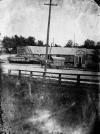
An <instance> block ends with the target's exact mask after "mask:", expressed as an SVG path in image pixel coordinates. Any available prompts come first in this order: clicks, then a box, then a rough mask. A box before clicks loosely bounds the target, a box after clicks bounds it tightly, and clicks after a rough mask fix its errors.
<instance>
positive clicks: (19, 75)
mask: <svg viewBox="0 0 100 134" xmlns="http://www.w3.org/2000/svg"><path fill="white" fill-rule="evenodd" d="M18 77H19V78H21V70H19V74H18Z"/></svg>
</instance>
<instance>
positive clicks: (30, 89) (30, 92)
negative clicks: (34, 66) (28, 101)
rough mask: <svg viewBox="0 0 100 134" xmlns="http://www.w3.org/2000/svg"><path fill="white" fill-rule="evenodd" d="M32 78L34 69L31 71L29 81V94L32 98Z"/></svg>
mask: <svg viewBox="0 0 100 134" xmlns="http://www.w3.org/2000/svg"><path fill="white" fill-rule="evenodd" d="M31 78H32V71H30V77H29V82H28V88H29V96H30V98H32V87H31Z"/></svg>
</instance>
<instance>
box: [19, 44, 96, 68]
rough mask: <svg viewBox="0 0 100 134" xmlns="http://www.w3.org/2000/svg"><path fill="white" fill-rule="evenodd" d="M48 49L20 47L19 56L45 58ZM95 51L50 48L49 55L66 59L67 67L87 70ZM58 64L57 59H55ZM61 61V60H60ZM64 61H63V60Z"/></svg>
mask: <svg viewBox="0 0 100 134" xmlns="http://www.w3.org/2000/svg"><path fill="white" fill-rule="evenodd" d="M45 53H46V48H45V47H40V46H27V47H18V49H17V55H25V56H26V55H27V56H32V55H39V56H41V57H45ZM93 53H94V50H92V49H86V48H65V47H52V48H50V47H48V54H49V55H51V56H52V57H64V58H65V61H64V64H65V66H66V67H71V68H72V67H78V68H86V66H87V65H88V64H90V63H91V64H92V59H93V58H92V57H93ZM55 59H56V60H55V62H57V58H55ZM58 60H59V58H58ZM62 61H63V60H62Z"/></svg>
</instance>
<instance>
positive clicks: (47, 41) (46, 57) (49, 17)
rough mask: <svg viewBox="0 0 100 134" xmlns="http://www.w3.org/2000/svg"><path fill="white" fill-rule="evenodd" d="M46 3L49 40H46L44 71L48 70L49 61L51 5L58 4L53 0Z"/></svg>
mask: <svg viewBox="0 0 100 134" xmlns="http://www.w3.org/2000/svg"><path fill="white" fill-rule="evenodd" d="M44 5H49V16H48V26H47V40H46V56H45V67H44V72H46V71H47V63H48V46H49V33H50V19H51V7H52V6H57V4H53V3H52V0H50V2H49V4H44Z"/></svg>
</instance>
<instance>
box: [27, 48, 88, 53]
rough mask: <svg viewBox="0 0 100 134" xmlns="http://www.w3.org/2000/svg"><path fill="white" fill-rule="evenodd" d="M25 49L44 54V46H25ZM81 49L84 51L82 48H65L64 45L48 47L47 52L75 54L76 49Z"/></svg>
mask: <svg viewBox="0 0 100 134" xmlns="http://www.w3.org/2000/svg"><path fill="white" fill-rule="evenodd" d="M27 49H28V50H27V51H28V52H29V51H30V52H31V53H33V54H46V47H38V46H27ZM78 50H83V51H85V52H86V49H84V48H81V49H79V48H66V47H52V48H50V47H48V54H52V55H57V54H59V55H75V53H76V51H78Z"/></svg>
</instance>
